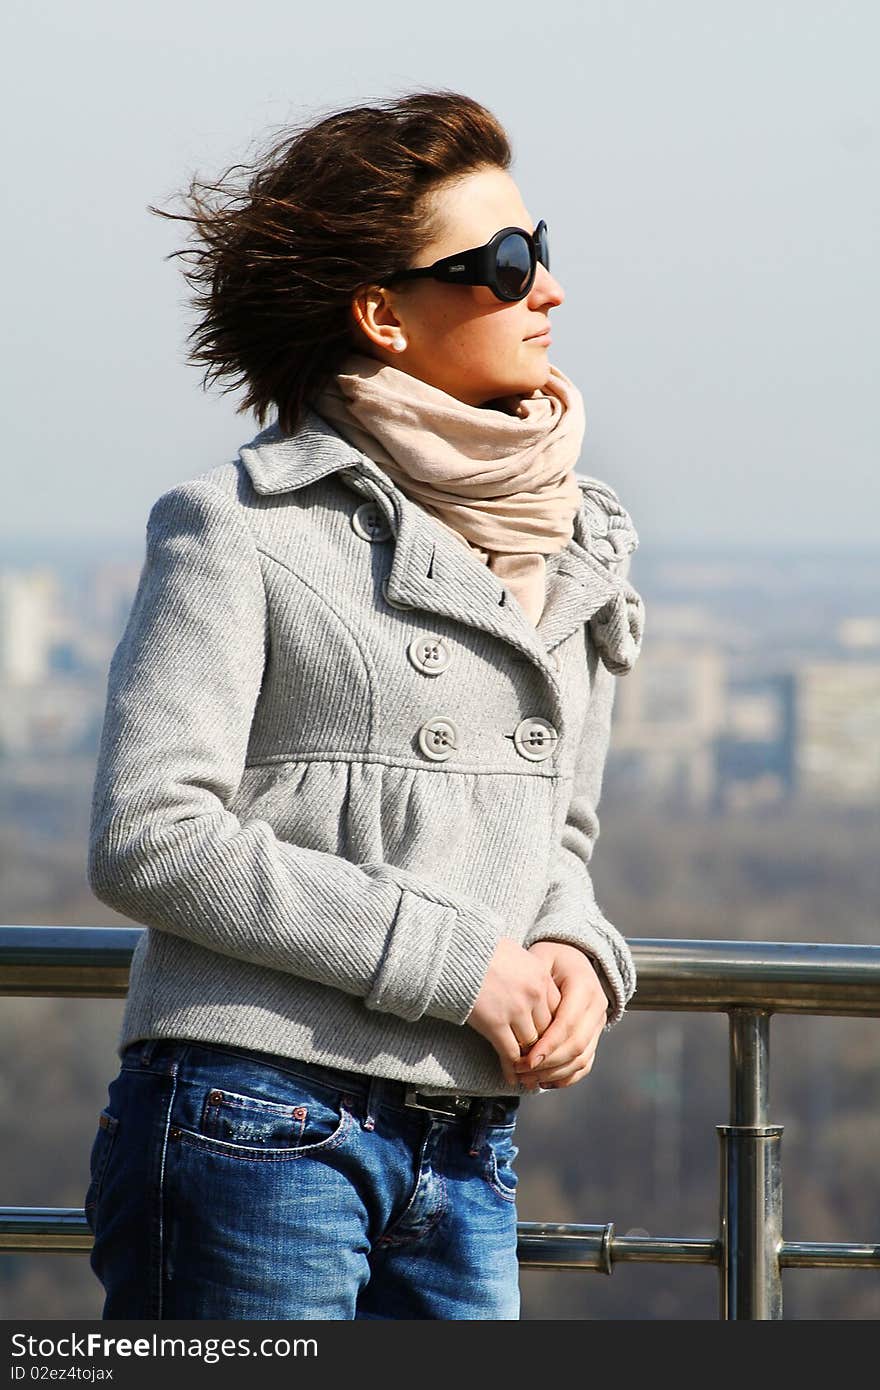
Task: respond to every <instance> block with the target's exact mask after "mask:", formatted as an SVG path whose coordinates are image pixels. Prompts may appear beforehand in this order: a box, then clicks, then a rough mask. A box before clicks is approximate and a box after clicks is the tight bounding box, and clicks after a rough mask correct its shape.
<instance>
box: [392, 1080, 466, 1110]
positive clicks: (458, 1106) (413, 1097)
mask: <svg viewBox="0 0 880 1390" xmlns="http://www.w3.org/2000/svg"><path fill="white" fill-rule="evenodd" d="M419 1095H421V1092H420V1091H419V1088H418V1086H407V1087H406V1089H405V1090H404V1093H403V1103H404V1105H407V1106H409V1107H410V1108H411V1109H413V1110H428V1111H430V1112H431V1113H432V1114H434V1115H452V1114H456V1113H457V1114H459V1115H469V1114H470V1109H471V1100H470V1096H459V1095H455V1094H452V1095H450V1096H449V1097H448V1100H449V1101H451V1102H452V1109H450V1108H449V1106H448V1105H447V1106H442V1105H430V1104H429V1103H428V1102H429V1101H430V1100H431V1099H433V1100H443V1099H445V1097H443V1096H433V1097H431V1096H428V1097H427V1098H426V1099H425V1100H419V1099H418V1096H419Z"/></svg>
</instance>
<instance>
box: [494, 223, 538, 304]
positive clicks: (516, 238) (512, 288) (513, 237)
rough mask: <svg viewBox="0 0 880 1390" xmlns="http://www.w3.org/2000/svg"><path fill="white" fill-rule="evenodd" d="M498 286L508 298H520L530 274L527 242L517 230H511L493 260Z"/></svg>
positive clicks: (530, 258) (530, 260)
mask: <svg viewBox="0 0 880 1390" xmlns="http://www.w3.org/2000/svg"><path fill="white" fill-rule="evenodd" d="M495 273H496V276H497V279H498V287H499V289H500V290H501V292H502V294H503V295H504V296H505V297H506V298H508V299H518V298H521V297H522V295H523V294H524V292H525V290H526V286H527V285H528V283H529V280H530V278H531V274H532V257H531V253H530V252H529V243H528V242H527V241H526V239H525V237H522V236H520V235H519V234H518V233H517V232H511V233H510V235H509V236H506V237H505V238H504V240H503V241H502V242H501V244H500V245H499V247H498V253H497V256H496V260H495Z"/></svg>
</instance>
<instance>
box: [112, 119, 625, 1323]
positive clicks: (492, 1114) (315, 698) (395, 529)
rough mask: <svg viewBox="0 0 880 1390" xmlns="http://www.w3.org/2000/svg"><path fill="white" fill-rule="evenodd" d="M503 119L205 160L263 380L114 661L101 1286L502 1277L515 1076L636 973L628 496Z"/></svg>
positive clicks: (128, 1300) (180, 513)
mask: <svg viewBox="0 0 880 1390" xmlns="http://www.w3.org/2000/svg"><path fill="white" fill-rule="evenodd" d="M510 162H511V154H510V148H509V144H508V141H507V138H506V136H505V134H504V131H503V130H502V129H501V127H500V126H499V124H498V122H497V121H496V119H495V118H494V117H493V116H492V115H491V113H490V112H489V111H487V110H486V109H485V108H484V107H482V106H481V105H479V104H478V103H477V102H475V101H472V100H470V99H468V98H466V97H463V96H460V95H458V94H455V93H448V92H438V93H418V94H415V95H411V96H408V97H406V98H404V99H401V100H397V101H388V102H385V103H384V104H379V105H374V106H370V107H359V108H354V109H351V110H346V111H341V112H338V113H335V114H333V115H330V116H328V117H327V118H325V119H323V120H321V121H319V122H317V123H315V124H314V125H312V126H310V127H309V126H307V127H305V128H304V129H302V130H299V131H297V132H296V133H295V134H294V135H293V136H289V137H286V138H285V140H284V141H282V142H281V143H280V144H279V145H277V146H276V147H275V148H274V149H273V150H272V151H270V153H269V154H268V155H267V156H266V157H265V158H264V159H263V160H262V161H261V162H260V163H259V164H258V165H257V167H256V169H255V170H254V171H252V174H251V177H250V178H249V181H248V183H247V186H246V187H244V188H243V189H237V190H236V188H235V187H234V186H233V185H232V183H231V181H229V180H228V181H227V182H226V183H223V184H220V185H217V186H214V187H213V188H212V189H211V190H210V191H211V192H212V193H214V194H219V195H220V196H219V197H215V198H214V200H213V201H211V200H210V199H206V197H205V194H206V191H207V190H206V188H205V186H204V185H196V184H195V183H194V184H193V187H192V189H191V191H190V194H191V201H190V207H191V211H190V213H188V214H187V215H186V220H188V221H190V222H191V223H192V225H193V226H194V229H195V232H196V234H197V249H196V251H195V252H190V253H189V254H190V255H192V256H193V257H194V260H193V264H192V265H191V267H190V269H189V279H190V283H191V284H192V285H193V287H194V288H195V290H196V303H197V305H198V306H199V309H200V312H201V317H200V319H199V322H198V325H197V327H196V329H195V330H194V333H193V337H194V339H195V343H194V348H193V353H192V356H193V360H196V361H199V362H202V363H205V364H206V365H207V369H208V371H207V375H209V376H213V377H216V378H218V379H225V380H226V381H227V382H231V383H233V384H243V385H244V386H245V388H246V394H245V397H244V401H243V404H242V406H241V409H242V410H245V409H253V410H254V412H255V414H256V416H257V418H258V420H259V421H260V423H261V424H262V423H264V422H265V420H266V418H267V417H268V416H270V415H274V414H277V419H274V420H273V423H272V424H271V425H270V426H269V427H268V428H266V429H264V430H263V431H262V432H261V433H260V434H259V435H258V436H257V437H256V439H254V440H253V441H252V442H251V443H250V444H249V445H247V446H245V447H243V448H242V449H241V450H240V453H239V456H238V458H237V459H236V460H235V461H234V462H231V463H223V464H221V465H219V466H218V467H215V468H213V469H210V470H208V471H207V472H204V473H202V474H200V475H198V476H197V477H195V478H191V479H189V480H188V481H185V482H182V483H180V484H179V485H178V486H176V487H174V488H172V489H170V491H168V492H166V493H165V494H163V496H162V497H160V498H159V500H158V501H157V502H156V504H155V505H154V507H153V509H152V511H151V513H150V518H149V522H148V527H147V546H146V559H145V563H144V567H143V571H142V573H141V577H140V583H139V586H138V590H137V593H136V595H135V598H134V602H133V606H132V611H131V615H130V617H129V620H128V624H127V627H126V630H125V633H124V634H123V637H122V639H121V641H120V643H119V646H118V648H117V650H116V652H115V653H114V657H113V660H112V662H111V667H110V674H109V681H108V695H107V710H106V715H105V721H104V729H103V735H102V740H101V748H100V753H99V759H98V767H97V774H96V779H95V792H94V803H93V812H92V827H91V839H90V849H89V879H90V882H91V884H92V887H93V889H94V891H95V893H96V894H97V895H98V897H100V898H101V899H102V900H103V901H104V902H106V903H108V904H110V905H111V906H113V907H114V908H116V909H117V910H118V911H120V912H122V913H124V914H126V915H128V916H129V917H131V918H133V919H134V920H135V921H138V922H140V923H143V924H144V925H145V926H146V927H147V928H148V930H147V931H145V932H144V934H143V936H142V937H141V939H140V942H139V944H138V947H137V950H136V951H135V955H134V959H133V962H132V971H131V980H130V987H129V993H128V999H127V1003H126V1009H125V1018H124V1021H123V1027H122V1032H121V1036H120V1038H119V1043H118V1052H119V1055H120V1058H121V1067H120V1070H119V1075H118V1076H117V1078H116V1079H115V1080H114V1081H113V1082H112V1083H111V1085H110V1088H109V1102H108V1105H107V1106H106V1108H105V1109H104V1111H103V1112H102V1115H101V1117H100V1123H99V1127H98V1131H97V1135H96V1137H95V1141H94V1144H93V1148H92V1153H91V1174H90V1176H91V1182H90V1185H89V1190H88V1193H87V1195H86V1200H85V1207H86V1213H87V1217H88V1220H89V1223H90V1225H91V1227H92V1230H93V1232H94V1235H95V1242H94V1247H93V1252H92V1256H91V1262H92V1268H93V1269H94V1271H95V1273H96V1274H97V1275H98V1277H99V1279H100V1280H101V1282H102V1284H103V1285H104V1288H105V1290H106V1301H105V1305H104V1317H105V1318H132V1317H134V1318H138V1317H140V1318H279V1319H300V1318H306V1319H311V1318H325V1319H329V1318H334V1319H343V1318H344V1319H348V1318H356V1317H357V1318H414V1317H420V1318H456V1319H473V1318H481V1319H482V1318H504V1319H508V1318H516V1317H518V1315H519V1293H518V1264H517V1254H516V1244H517V1231H516V1224H517V1217H516V1185H517V1175H516V1172H515V1170H514V1166H513V1165H514V1160H515V1157H516V1154H517V1152H518V1150H517V1148H516V1146H515V1144H514V1142H513V1136H514V1129H515V1122H516V1117H517V1108H518V1106H519V1103H520V1099H521V1097H522V1096H523V1095H527V1094H536V1093H537V1092H538V1091H539V1090H542V1089H543V1090H550V1089H553V1088H564V1087H569V1086H572V1085H575V1084H576V1083H577V1082H579V1081H580V1080H582V1079H583V1077H584V1076H586V1075H587V1074H588V1073H589V1071H590V1070H591V1068H592V1065H593V1060H594V1057H595V1052H596V1048H597V1044H598V1041H599V1038H600V1036H601V1034H602V1032H603V1030H607V1029H610V1028H611V1027H612V1026H614V1024H616V1023H617V1022H618V1021H619V1019H620V1018H621V1016H622V1014H623V1012H624V1009H625V1007H626V1004H627V1002H628V1000H629V998H630V997H631V995H632V993H633V990H634V988H635V973H634V970H633V965H632V958H631V956H630V953H629V951H628V948H627V946H626V942H625V941H624V939H623V937H622V936H621V935H620V933H619V932H618V931H617V930H616V929H615V928H614V927H613V926H612V925H611V924H610V923H609V922H608V921H607V920H606V919H605V918H604V916H603V914H602V913H601V910H600V909H599V907H598V905H597V903H596V900H595V896H594V894H593V890H592V884H591V880H590V875H589V869H588V863H589V859H590V855H591V853H592V847H593V843H594V841H595V838H596V835H597V834H598V819H597V817H596V811H595V806H596V802H597V799H598V795H599V788H600V783H601V778H602V769H603V764H604V759H605V754H606V750H607V744H608V737H609V729H610V718H611V706H612V701H613V693H614V686H615V677H616V676H617V675H620V674H623V673H624V672H626V671H627V670H629V669H630V667H631V666H632V664H633V662H634V661H635V659H636V657H637V656H638V652H639V648H640V643H641V635H642V623H643V605H642V601H641V598H640V596H639V595H638V593H637V592H636V591H635V590H634V589H633V588H632V586H631V585H630V584H629V582H628V580H627V579H626V577H625V576H626V572H627V569H628V564H629V553H630V552H631V551H632V550H633V549H634V547H635V545H636V544H637V538H636V534H635V531H634V529H633V527H632V523H631V521H630V519H629V516H628V514H627V513H626V511H625V510H624V509H623V507H622V506H621V505H620V503H619V501H618V499H617V497H616V494H615V493H614V492H613V491H612V489H611V488H609V487H608V486H607V485H606V484H604V483H602V482H600V481H599V480H596V479H586V480H584V479H578V478H576V476H575V474H574V471H573V470H574V466H575V464H576V462H577V459H578V456H579V451H580V445H581V440H582V436H583V429H584V418H583V404H582V400H581V396H580V394H579V392H578V390H577V388H576V387H575V386H574V384H573V383H572V382H571V381H570V380H569V379H568V377H566V376H565V375H564V373H562V372H561V371H559V370H558V369H557V368H555V367H553V366H551V365H550V364H549V362H548V345H549V338H548V336H547V334H546V330H547V329H548V326H549V314H550V311H551V310H552V309H553V308H555V307H556V306H557V305H559V304H561V303H562V301H563V291H562V288H561V286H560V285H559V283H558V282H557V280H556V279H555V278H554V277H553V275H552V274H551V273H550V269H549V251H548V241H547V232H546V227H545V225H544V224H538V226H537V227H536V226H535V223H534V221H533V219H532V217H531V215H530V214H529V213H528V212H527V210H526V208H525V206H524V204H523V202H522V199H521V196H520V193H519V190H518V188H517V186H516V184H515V183H514V181H513V180H512V178H511V177H510V174H509V172H508V169H509V165H510ZM162 215H168V214H162ZM177 254H183V253H177Z"/></svg>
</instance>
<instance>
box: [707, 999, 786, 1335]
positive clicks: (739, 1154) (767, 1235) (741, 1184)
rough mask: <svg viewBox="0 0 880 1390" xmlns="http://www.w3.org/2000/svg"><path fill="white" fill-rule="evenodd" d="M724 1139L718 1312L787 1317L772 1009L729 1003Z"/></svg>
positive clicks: (730, 1315)
mask: <svg viewBox="0 0 880 1390" xmlns="http://www.w3.org/2000/svg"><path fill="white" fill-rule="evenodd" d="M729 1020H730V1121H731V1122H730V1124H729V1125H716V1129H717V1131H718V1137H719V1140H720V1142H721V1203H720V1207H721V1210H720V1224H721V1270H720V1273H721V1314H720V1315H721V1317H722V1318H725V1319H729V1320H733V1319H739V1318H768V1319H769V1318H781V1317H782V1269H781V1266H780V1259H779V1255H780V1250H781V1247H782V1163H781V1154H780V1144H781V1140H782V1129H783V1126H782V1125H770V1124H768V1123H767V1094H768V1089H769V1079H770V1011H769V1010H764V1009H745V1008H742V1009H740V1008H732V1009H730V1010H729Z"/></svg>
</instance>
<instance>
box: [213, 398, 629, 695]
mask: <svg viewBox="0 0 880 1390" xmlns="http://www.w3.org/2000/svg"><path fill="white" fill-rule="evenodd" d="M239 452H240V456H241V460H242V463H243V464H244V467H245V468H246V470H247V472H248V475H249V477H250V480H251V483H252V485H253V487H254V490H255V491H256V492H258V493H260V494H261V495H263V496H270V495H274V494H278V493H284V492H291V491H295V490H298V489H299V488H302V487H306V486H308V484H310V483H314V482H317V481H318V480H319V479H320V478H324V477H326V476H327V475H328V474H330V473H335V472H339V473H340V474H341V475H342V477H343V480H344V481H345V482H346V483H347V484H348V485H349V486H350V487H352V488H353V489H354V490H355V491H357V492H360V493H362V494H363V495H364V496H365V497H367V498H369V499H370V500H373V501H375V502H376V503H377V504H378V505H379V507H380V508H381V509H382V511H383V512H384V514H385V515H386V517H387V519H388V522H389V524H390V525H391V528H392V531H393V533H394V535H395V538H396V540H395V548H394V558H393V561H392V566H391V572H390V574H389V576H388V593H389V595H390V597H391V599H392V600H393V601H396V602H399V603H403V604H413V605H415V606H416V607H418V608H423V609H427V610H429V611H431V612H435V613H441V614H444V615H445V616H447V617H451V618H454V619H457V620H459V621H461V622H464V623H469V624H471V625H472V626H476V627H480V628H482V629H484V630H485V631H488V632H491V633H493V634H494V635H495V636H498V637H501V638H503V639H505V640H506V641H508V642H511V643H512V644H513V645H514V646H516V647H518V648H519V649H520V651H522V652H523V653H524V654H525V655H526V656H527V657H529V658H530V659H531V660H533V661H535V662H537V664H538V665H540V666H541V667H542V669H543V670H544V671H545V672H546V674H547V675H548V676H549V677H550V679H551V681H552V682H553V684H554V686H555V685H556V684H557V679H558V678H557V674H556V666H555V661H554V659H553V657H552V656H551V653H552V650H553V648H554V647H556V646H558V645H559V643H560V642H562V641H564V639H565V638H566V637H568V636H570V634H571V633H572V632H573V631H574V630H575V629H576V628H577V627H579V626H581V625H582V624H583V623H587V622H588V623H589V624H590V630H591V633H592V635H593V638H594V640H595V642H596V646H597V648H598V650H599V654H600V656H601V658H602V660H603V662H604V663H605V665H606V666H607V667H608V669H609V670H610V671H612V672H614V674H615V675H622V674H624V673H625V672H626V671H629V670H630V669H631V668H632V666H633V665H634V664H635V662H636V660H637V658H638V656H639V652H640V650H641V640H642V630H643V625H644V604H643V601H642V598H641V595H640V594H638V593H637V591H636V590H635V589H634V588H633V586H632V585H631V584H630V582H629V580H628V579H627V578H626V573H627V572H628V569H629V555H630V552H631V551H633V550H635V548H636V546H637V545H638V536H637V534H636V531H635V528H634V527H633V525H632V522H631V520H630V518H629V515H628V513H627V512H626V511H625V510H624V508H623V507H622V506H621V505H620V502H619V500H618V498H617V495H616V493H615V492H614V491H613V490H612V489H611V488H610V487H608V485H607V484H606V483H603V482H601V481H600V480H599V479H596V478H582V477H579V478H578V483H579V485H580V488H581V492H582V501H581V507H580V510H579V512H578V513H577V515H576V517H575V519H574V528H573V529H574V534H573V536H572V539H571V541H570V542H569V544H568V546H567V547H566V548H565V550H563V551H562V552H560V553H559V555H558V558H557V557H556V556H551V557H548V558H549V563H548V588H547V602H546V604H545V607H544V612H543V613H542V615H541V618H540V620H539V622H538V625H537V627H535V626H534V624H532V623H531V622H530V621H529V619H528V618H527V616H526V614H525V612H524V611H523V609H522V608H521V607H520V605H519V603H518V602H517V600H516V598H515V596H514V595H512V594H511V593H510V592H509V591H508V590H505V589H504V588H503V586H502V585H501V584H500V583H499V581H498V580H497V578H496V577H495V575H494V574H493V573H492V571H491V570H490V569H489V568H488V567H487V566H486V565H484V564H482V563H481V562H480V561H479V560H477V559H476V558H475V557H473V556H471V555H469V553H468V551H467V549H466V548H465V547H464V546H462V545H461V544H460V542H458V541H457V540H456V538H455V537H454V536H451V535H449V534H448V532H447V530H446V528H445V527H442V526H438V525H436V524H435V522H434V520H433V518H432V517H431V516H430V515H429V514H428V513H427V512H426V511H425V510H424V509H423V508H422V507H420V506H418V504H417V503H415V502H413V501H411V499H410V498H408V497H407V496H406V495H405V494H404V493H403V492H402V491H401V490H400V488H398V487H397V485H396V484H395V483H394V482H393V481H392V479H391V478H390V477H389V476H388V474H387V473H385V472H384V471H383V470H382V469H381V468H380V467H379V466H378V465H377V464H375V463H374V462H373V461H372V459H370V458H368V457H367V456H366V455H365V454H363V453H361V452H360V450H358V449H355V448H354V446H353V445H351V444H349V443H348V441H347V440H345V439H344V438H343V437H342V435H341V434H339V432H338V431H337V430H335V429H334V428H333V426H332V425H330V424H329V423H328V422H327V421H326V420H324V419H323V417H322V416H321V415H319V414H318V413H317V412H316V411H314V410H312V409H311V408H307V409H306V412H305V415H304V418H303V421H302V423H301V425H300V428H299V429H298V430H297V432H296V433H295V434H293V435H283V434H282V433H281V431H280V429H279V427H278V424H277V421H276V422H275V423H274V424H273V425H270V426H269V427H268V429H265V430H263V431H262V432H261V433H260V434H258V435H257V436H256V438H255V439H253V440H252V441H251V443H250V444H246V445H244V446H243V447H242V449H241V450H240V451H239ZM554 561H555V565H554Z"/></svg>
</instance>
